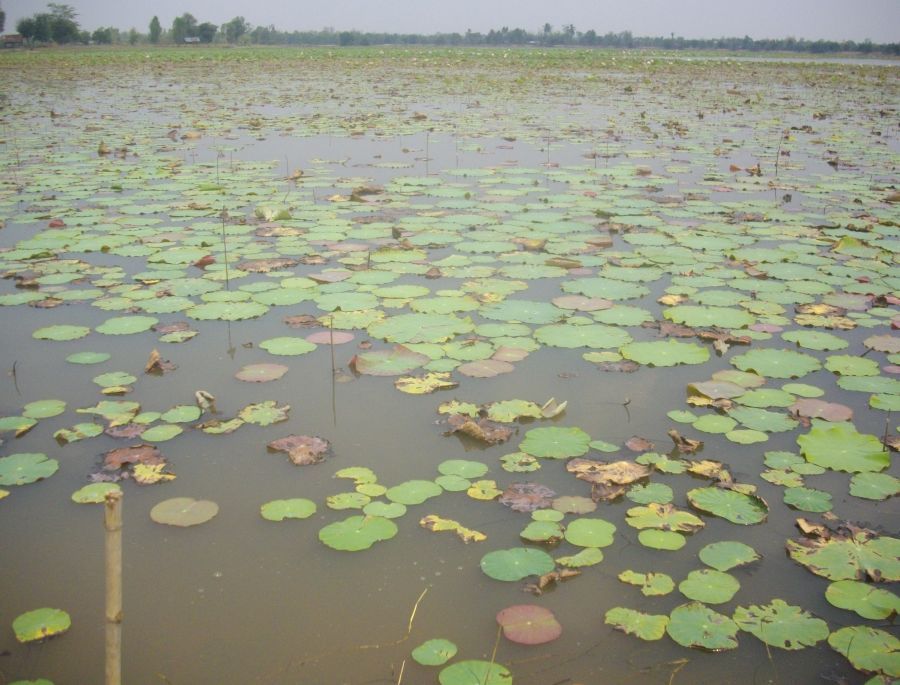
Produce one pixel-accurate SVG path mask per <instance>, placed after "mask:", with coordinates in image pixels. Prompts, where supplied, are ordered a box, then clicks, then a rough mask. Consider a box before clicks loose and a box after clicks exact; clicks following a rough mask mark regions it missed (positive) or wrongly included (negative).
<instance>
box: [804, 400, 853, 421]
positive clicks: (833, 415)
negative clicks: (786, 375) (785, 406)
mask: <svg viewBox="0 0 900 685" xmlns="http://www.w3.org/2000/svg"><path fill="white" fill-rule="evenodd" d="M790 412H791V414H793V415H794V416H797V417H801V418H808V419H823V420H825V421H849V420H851V419H852V418H853V410H852V409H851V408H850V407H848V406H846V405H843V404H837V403H836V402H826V401H824V400H817V399H808V398H805V399H800V400H797V401H796V402H794V404H792V405H791V406H790Z"/></svg>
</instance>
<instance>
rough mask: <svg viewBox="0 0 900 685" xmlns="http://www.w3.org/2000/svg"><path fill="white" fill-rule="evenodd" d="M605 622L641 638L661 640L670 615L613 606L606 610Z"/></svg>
mask: <svg viewBox="0 0 900 685" xmlns="http://www.w3.org/2000/svg"><path fill="white" fill-rule="evenodd" d="M604 623H606V624H608V625H611V626H612V627H613V628H615V629H616V630H621V631H622V632H623V633H626V634H628V635H634V636H635V637H638V638H640V639H641V640H648V641H652V640H659V639H661V638H662V636H663V635H665V634H666V625H667V624H668V623H669V617H668V616H659V615H656V614H644V613H641V612H640V611H635V610H634V609H626V608H624V607H613V608H612V609H609V610H608V611H607V612H606V616H605V618H604Z"/></svg>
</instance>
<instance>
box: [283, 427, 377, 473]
mask: <svg viewBox="0 0 900 685" xmlns="http://www.w3.org/2000/svg"><path fill="white" fill-rule="evenodd" d="M266 447H268V449H269V450H270V451H273V452H287V455H288V458H289V459H290V460H291V461H292V462H293V463H294V464H296V465H297V466H308V465H310V464H318V463H319V462H322V461H324V460H325V458H326V457H327V456H328V455H329V454H330V453H331V444H330V443H329V442H328V441H327V440H325V439H324V438H320V437H318V436H313V435H288V436H286V437H284V438H278V439H277V440H272V442H270V443H269V444H268V445H267V446H266ZM338 473H340V472H338ZM370 473H371V472H370ZM338 477H339V478H343V477H348V476H338ZM349 477H354V476H349ZM373 479H374V474H373ZM357 483H359V481H358V480H357Z"/></svg>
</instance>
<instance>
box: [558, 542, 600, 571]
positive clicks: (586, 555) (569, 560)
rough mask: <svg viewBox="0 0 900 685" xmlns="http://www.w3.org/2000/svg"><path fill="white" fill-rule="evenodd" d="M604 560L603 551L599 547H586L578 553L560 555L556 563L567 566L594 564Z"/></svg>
mask: <svg viewBox="0 0 900 685" xmlns="http://www.w3.org/2000/svg"><path fill="white" fill-rule="evenodd" d="M601 561H603V552H601V551H600V549H599V548H598V547H585V548H584V549H582V550H581V551H580V552H578V553H577V554H571V555H568V556H564V557H559V558H558V559H557V560H556V563H557V564H559V565H560V566H565V567H567V568H581V567H583V566H593V565H595V564H599V563H600V562H601Z"/></svg>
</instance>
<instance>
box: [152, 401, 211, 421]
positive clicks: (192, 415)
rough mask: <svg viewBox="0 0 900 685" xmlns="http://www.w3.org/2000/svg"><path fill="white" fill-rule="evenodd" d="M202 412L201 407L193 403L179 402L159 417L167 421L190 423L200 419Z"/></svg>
mask: <svg viewBox="0 0 900 685" xmlns="http://www.w3.org/2000/svg"><path fill="white" fill-rule="evenodd" d="M200 414H201V411H200V407H196V406H194V405H192V404H179V405H176V406H174V407H172V408H171V409H169V410H168V411H166V412H163V414H162V415H161V416H160V417H159V418H160V420H162V421H165V422H166V423H190V422H191V421H196V420H197V419H199V418H200Z"/></svg>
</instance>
